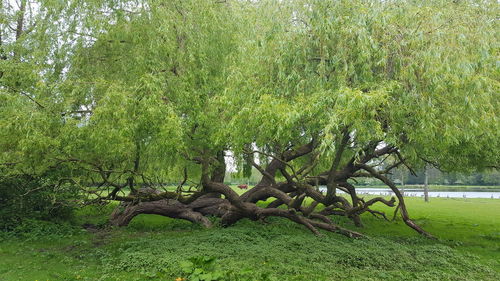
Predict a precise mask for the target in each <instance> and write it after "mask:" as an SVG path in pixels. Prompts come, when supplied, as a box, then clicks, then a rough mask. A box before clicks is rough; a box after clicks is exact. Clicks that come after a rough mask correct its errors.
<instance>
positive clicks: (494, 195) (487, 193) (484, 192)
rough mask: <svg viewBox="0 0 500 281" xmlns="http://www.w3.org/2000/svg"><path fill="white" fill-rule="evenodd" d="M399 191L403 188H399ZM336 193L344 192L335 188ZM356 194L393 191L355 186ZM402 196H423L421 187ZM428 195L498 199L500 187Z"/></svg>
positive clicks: (430, 194)
mask: <svg viewBox="0 0 500 281" xmlns="http://www.w3.org/2000/svg"><path fill="white" fill-rule="evenodd" d="M319 190H320V191H321V192H326V186H320V188H319ZM400 191H401V193H403V190H402V189H400ZM337 192H338V193H344V192H343V191H340V190H337ZM356 193H357V194H358V195H363V194H367V195H379V196H394V192H392V190H391V189H390V188H356ZM403 196H405V197H424V191H423V190H422V189H412V188H405V189H404V193H403ZM429 197H441V198H490V199H500V189H476V190H472V191H471V190H467V191H466V190H464V191H456V190H429Z"/></svg>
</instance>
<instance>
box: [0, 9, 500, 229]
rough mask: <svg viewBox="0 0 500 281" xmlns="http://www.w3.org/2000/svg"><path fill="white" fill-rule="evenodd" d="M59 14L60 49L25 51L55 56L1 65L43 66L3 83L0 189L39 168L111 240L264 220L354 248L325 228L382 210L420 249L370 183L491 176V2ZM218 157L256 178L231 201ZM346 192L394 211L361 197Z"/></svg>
mask: <svg viewBox="0 0 500 281" xmlns="http://www.w3.org/2000/svg"><path fill="white" fill-rule="evenodd" d="M59 11H65V13H63V15H67V17H65V18H64V19H62V20H60V21H62V22H65V23H68V32H67V33H71V34H73V35H72V36H57V34H56V32H55V30H54V29H55V28H54V27H53V26H52V28H53V29H50V30H52V32H53V33H51V34H52V35H53V36H52V37H48V38H49V39H50V38H53V40H52V41H50V40H49V39H47V38H45V37H43V38H42V37H33V38H26V39H25V40H26V41H25V42H46V44H45V45H44V46H52V48H48V49H47V50H52V49H56V50H64V51H65V52H64V56H61V55H59V56H56V55H55V54H56V53H58V52H48V51H47V52H45V53H43V52H38V53H37V52H36V51H35V50H31V52H29V51H27V52H25V53H24V54H23V55H20V57H19V59H18V61H16V60H15V59H14V58H13V59H12V60H7V63H5V65H8V66H10V67H11V69H14V65H15V64H16V63H18V64H25V63H29V62H30V61H36V59H37V58H41V57H42V55H40V54H43V57H44V58H45V59H46V60H47V61H48V62H49V63H47V64H45V65H44V64H39V63H38V64H37V63H34V65H36V66H37V68H35V69H33V68H29V70H30V71H31V72H30V73H31V76H30V77H31V78H30V79H31V80H30V81H32V82H30V83H31V84H30V83H28V85H30V86H29V87H25V88H24V89H23V91H20V90H19V89H18V88H19V87H18V88H17V89H13V87H11V86H9V85H11V84H12V83H18V84H17V85H19V83H21V81H25V80H24V77H23V75H19V74H16V72H15V71H12V70H11V72H9V71H5V73H6V75H4V77H9V80H6V78H2V95H1V96H0V98H2V105H1V108H0V114H1V116H2V123H0V124H1V126H2V137H4V138H3V139H2V154H1V157H2V159H1V162H2V163H5V164H4V165H5V166H6V167H7V168H5V169H6V170H8V172H9V173H13V174H15V173H21V172H23V173H35V174H37V173H38V174H40V173H43V172H46V171H56V174H57V175H58V176H59V179H60V181H66V182H70V183H71V184H73V185H75V186H78V187H79V188H81V189H82V192H85V193H87V194H90V196H89V197H88V200H87V202H90V203H102V202H110V201H119V202H121V204H120V206H119V207H118V208H117V209H116V210H115V211H114V212H113V214H112V215H111V222H112V223H113V224H115V225H126V224H128V223H129V222H130V221H131V220H132V219H133V218H134V217H135V216H136V215H138V214H159V215H164V216H168V217H173V218H180V219H186V220H189V221H192V222H197V223H201V224H203V225H205V226H207V227H209V226H211V224H212V223H211V222H210V220H208V219H207V218H206V217H207V216H217V217H220V218H221V219H220V222H221V223H222V224H223V225H226V226H229V225H232V224H234V223H235V222H237V221H238V220H240V219H242V218H250V219H252V220H263V219H265V218H266V217H271V216H278V217H284V218H287V219H290V220H292V221H294V222H296V223H299V224H302V225H304V226H305V227H307V228H308V229H309V230H311V231H312V232H313V233H315V234H319V230H318V229H323V230H327V231H334V232H339V233H342V234H344V235H348V236H352V237H359V236H361V234H359V233H358V232H355V231H351V230H347V229H344V228H341V227H339V226H337V225H335V224H334V223H333V222H332V220H331V216H345V217H348V218H350V219H352V220H353V222H354V223H355V224H356V225H357V226H361V225H362V221H361V218H360V215H361V214H363V213H366V212H368V213H371V214H373V215H375V216H380V217H382V218H386V215H385V214H384V213H382V212H379V211H376V210H372V209H371V207H372V206H373V205H374V204H385V205H387V206H391V207H395V210H396V212H398V211H399V213H400V214H401V217H402V219H403V221H404V222H405V223H406V224H407V225H408V226H410V227H412V228H413V229H415V230H416V231H418V232H419V233H421V234H424V235H427V236H430V234H428V233H427V232H425V231H424V230H423V229H421V228H420V227H419V226H418V225H416V224H415V223H414V222H413V221H412V220H411V219H410V217H409V214H408V210H407V208H406V206H405V203H404V198H403V196H402V195H401V193H400V191H399V190H398V188H397V187H396V186H395V184H394V183H393V182H392V181H391V180H390V178H389V177H388V176H387V175H388V174H390V172H391V171H392V170H393V169H395V168H397V167H400V166H405V167H406V168H408V169H410V170H412V169H415V168H420V167H423V166H424V165H433V166H436V167H439V168H440V169H443V170H450V171H463V170H474V169H488V168H498V165H499V163H500V161H499V160H500V159H499V158H500V153H499V151H498V148H499V147H500V143H499V140H500V136H499V132H500V122H498V113H499V112H498V111H499V110H500V98H499V96H498V93H499V90H500V89H499V88H500V87H499V82H498V78H499V69H498V63H497V61H498V32H497V31H498V23H497V20H496V15H497V14H498V6H497V3H496V2H494V1H456V3H455V2H451V1H426V2H425V3H420V2H415V1H397V2H392V1H361V0H360V1H319V0H318V1H313V0H296V1H251V2H246V1H208V0H207V1H194V0H193V1H165V2H163V1H87V2H85V1H83V2H82V1H75V3H74V4H73V3H72V2H70V3H69V4H66V6H63V7H59ZM56 22H57V21H56ZM45 23H46V25H44V26H49V27H50V26H51V25H50V23H51V21H50V20H49V21H45ZM70 23H71V24H70ZM45 33H47V32H45ZM47 42H48V43H47ZM49 43H50V44H49ZM63 46H64V49H63ZM53 61H56V62H59V70H60V71H59V72H58V75H52V76H50V79H49V76H47V73H53V72H50V70H52V69H54V64H53V63H50V62H53ZM7 74H8V75H7ZM9 83H11V84H9ZM16 120H24V122H25V123H24V124H22V125H21V124H20V123H19V122H18V123H14V122H15V121H16ZM230 156H231V157H234V158H235V160H236V166H237V167H238V168H242V167H243V168H244V167H249V166H253V167H254V168H255V169H257V170H258V171H259V172H260V173H261V174H262V179H261V180H260V182H259V183H258V184H257V185H256V186H254V187H253V188H251V189H250V190H248V191H246V192H245V193H243V194H239V193H237V192H235V191H234V190H233V189H232V188H231V187H230V186H228V185H226V184H224V174H225V171H226V164H225V157H230ZM246 169H247V170H248V168H246ZM361 177H370V178H375V179H378V180H380V181H381V182H382V183H383V184H385V185H387V186H388V187H389V188H391V189H392V190H393V192H394V194H395V195H396V198H391V199H385V198H382V197H375V198H372V199H369V200H365V199H364V198H362V197H360V196H359V195H358V194H357V193H356V187H355V186H354V184H355V182H356V179H357V178H361ZM172 183H175V186H174V187H172ZM319 186H325V187H326V191H325V192H322V190H321V189H320V188H319ZM338 191H343V192H345V193H347V194H348V196H347V197H345V196H343V195H341V194H339V193H338ZM306 199H307V201H306ZM262 200H264V201H265V203H260V204H258V205H257V202H259V201H262ZM304 202H308V203H309V204H305V203H304Z"/></svg>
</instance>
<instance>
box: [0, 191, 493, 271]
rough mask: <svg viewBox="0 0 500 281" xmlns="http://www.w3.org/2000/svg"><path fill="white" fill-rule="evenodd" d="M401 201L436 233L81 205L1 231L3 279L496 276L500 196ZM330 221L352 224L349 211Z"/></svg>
mask: <svg viewBox="0 0 500 281" xmlns="http://www.w3.org/2000/svg"><path fill="white" fill-rule="evenodd" d="M407 202H408V207H409V209H410V211H411V212H412V214H414V217H415V220H416V221H417V222H418V223H420V224H422V225H423V226H425V227H426V229H428V230H429V231H430V232H432V233H433V234H435V235H436V236H437V237H438V238H439V239H438V240H429V239H426V238H422V237H419V236H418V234H416V233H415V232H413V231H412V230H411V229H409V228H407V227H406V226H405V225H404V223H402V222H401V221H399V220H398V221H394V222H386V221H382V222H381V221H380V219H377V218H375V217H373V216H371V215H369V214H365V216H363V221H364V222H365V224H366V225H367V227H365V228H363V229H361V230H360V231H361V232H363V233H364V234H365V235H367V236H369V238H367V239H361V240H359V239H355V240H353V239H349V238H344V237H343V236H338V235H336V234H328V233H324V234H323V235H322V236H319V237H317V236H314V235H311V234H310V233H309V232H308V231H307V230H306V229H304V228H302V227H300V226H298V225H296V224H294V223H292V222H286V221H285V220H283V219H279V218H275V219H270V220H269V221H268V223H262V222H252V221H250V220H242V221H240V222H238V223H237V224H236V225H235V226H234V227H230V228H219V227H215V228H213V229H205V228H203V227H200V226H197V225H193V224H191V223H189V222H183V221H179V220H174V219H168V218H164V217H160V216H147V215H141V216H138V217H136V218H135V219H134V220H133V221H132V222H131V224H130V225H129V226H128V227H126V228H115V229H106V228H102V225H103V224H104V223H105V222H106V220H107V216H106V213H107V212H103V210H100V209H98V208H94V207H92V208H86V209H82V210H81V211H79V214H78V216H77V217H76V219H75V221H74V227H75V228H72V229H71V228H69V227H66V228H65V229H64V228H61V227H60V226H57V225H56V227H54V225H52V227H50V225H45V226H44V227H45V229H43V228H42V226H40V225H34V224H32V225H31V230H30V229H26V228H25V229H23V230H21V229H20V230H19V231H18V233H17V234H16V235H14V236H9V237H6V236H3V239H2V241H1V242H0V258H1V260H2V264H1V265H0V279H1V280H77V279H78V280H124V279H127V280H175V279H176V278H187V280H195V279H191V278H192V277H194V276H193V274H192V273H193V272H194V270H196V269H203V272H205V273H207V272H208V273H211V274H210V276H211V277H210V278H212V277H213V278H214V279H209V278H208V277H207V278H206V279H201V280H304V279H305V280H309V279H311V280H339V279H342V280H497V279H498V277H499V276H500V263H499V262H498V261H499V260H500V248H499V243H498V241H499V239H500V236H499V235H500V224H499V222H500V220H499V214H500V210H499V208H500V204H499V203H498V202H497V201H495V200H491V199H445V198H437V199H434V200H432V201H431V202H429V203H425V202H423V200H421V199H420V198H407ZM107 208H108V211H110V210H111V209H112V208H110V207H107ZM437 210H441V211H439V212H438V211H437ZM336 222H337V223H338V224H340V225H342V226H345V227H352V221H350V220H349V219H338V220H337V221H336ZM82 224H83V225H85V226H86V227H87V229H86V230H85V229H83V228H81V225H82ZM89 225H93V227H89ZM99 225H101V227H99ZM21 233H24V234H21ZM373 256H377V258H373ZM190 277H191V278H190Z"/></svg>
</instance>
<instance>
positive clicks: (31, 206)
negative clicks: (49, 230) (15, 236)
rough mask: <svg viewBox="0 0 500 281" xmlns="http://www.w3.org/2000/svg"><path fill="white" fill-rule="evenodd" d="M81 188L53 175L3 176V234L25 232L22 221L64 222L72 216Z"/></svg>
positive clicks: (0, 179) (0, 228) (0, 222)
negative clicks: (56, 178) (10, 231)
mask: <svg viewBox="0 0 500 281" xmlns="http://www.w3.org/2000/svg"><path fill="white" fill-rule="evenodd" d="M78 197H79V194H78V189H77V188H76V187H75V186H74V185H72V184H67V183H61V184H57V182H56V181H54V180H51V178H50V175H46V176H45V177H43V178H42V177H33V176H30V175H9V176H0V231H5V230H16V231H18V230H20V231H23V230H22V228H23V221H24V220H27V221H26V222H27V223H29V222H33V221H34V220H40V219H41V220H61V219H68V218H70V217H71V215H72V211H73V208H74V201H75V200H76V199H77V198H78Z"/></svg>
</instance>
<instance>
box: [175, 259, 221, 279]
mask: <svg viewBox="0 0 500 281" xmlns="http://www.w3.org/2000/svg"><path fill="white" fill-rule="evenodd" d="M215 262H216V258H214V257H206V256H201V257H192V258H190V259H189V260H188V261H185V262H181V263H180V267H181V269H182V271H183V272H184V273H186V274H187V278H188V279H189V280H191V281H215V280H220V279H222V277H223V276H224V273H223V272H222V271H219V270H217V269H216V263H215Z"/></svg>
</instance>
